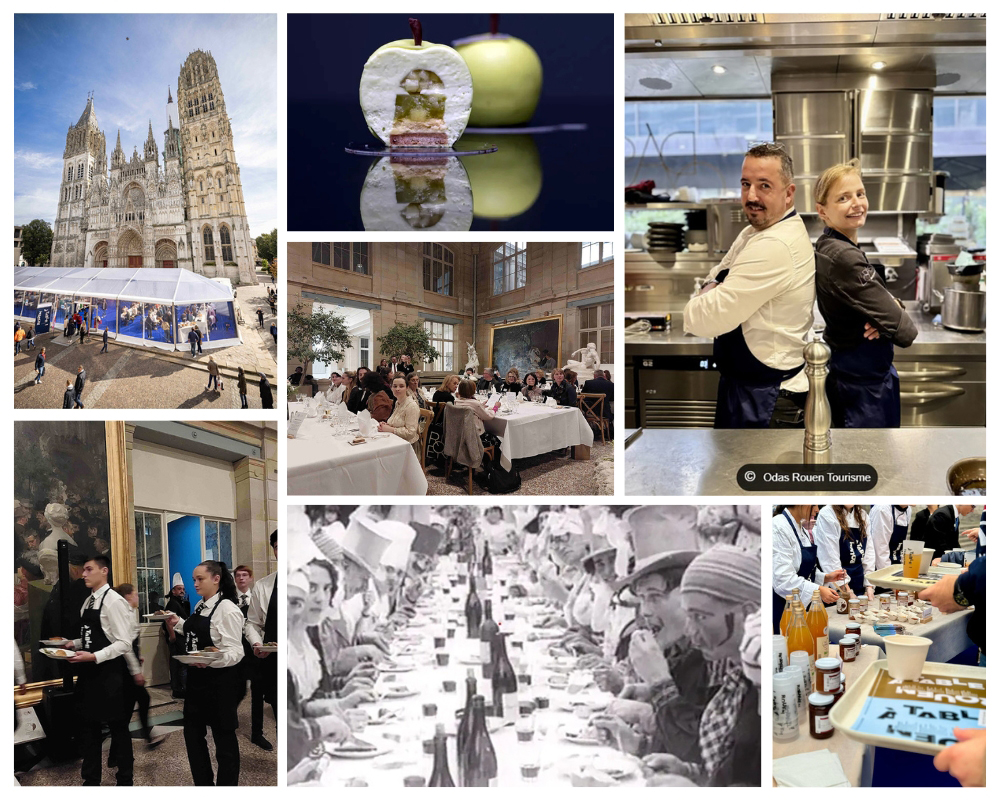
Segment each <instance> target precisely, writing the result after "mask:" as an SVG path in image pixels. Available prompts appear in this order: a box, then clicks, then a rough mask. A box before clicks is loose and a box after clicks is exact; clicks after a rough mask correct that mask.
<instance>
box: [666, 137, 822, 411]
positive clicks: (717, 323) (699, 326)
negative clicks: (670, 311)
mask: <svg viewBox="0 0 1000 800" xmlns="http://www.w3.org/2000/svg"><path fill="white" fill-rule="evenodd" d="M740 184H741V187H742V201H743V210H744V212H745V213H746V216H747V219H748V220H749V222H750V224H749V225H748V226H747V227H746V228H744V229H743V230H742V231H741V232H740V234H739V236H737V237H736V240H735V241H734V242H733V244H732V246H731V247H730V248H729V251H728V252H727V253H726V256H725V258H723V259H722V262H721V263H720V264H718V265H717V266H716V267H713V268H712V269H711V270H710V271H709V274H708V280H707V281H706V283H705V284H704V285H703V287H702V289H701V291H700V292H699V293H698V294H697V295H696V296H694V297H692V298H691V300H689V301H688V304H687V305H686V306H685V308H684V331H685V332H686V333H691V334H694V335H695V336H702V337H706V338H709V337H710V338H712V339H714V340H715V341H714V345H713V349H712V352H713V357H714V359H715V363H716V368H717V369H718V371H719V389H718V397H717V401H716V409H715V427H716V428H767V427H771V426H774V427H778V426H783V425H789V426H798V427H801V425H802V417H803V414H802V409H803V408H804V406H805V393H806V390H807V388H808V384H807V382H806V380H805V375H804V374H801V373H802V369H803V367H804V366H805V359H804V356H803V354H802V351H803V349H804V348H805V346H806V343H807V337H808V334H809V331H810V329H811V328H812V307H813V302H814V300H815V298H816V280H815V271H816V269H815V253H814V251H813V247H812V243H811V242H810V241H809V233H808V231H807V230H806V226H805V224H804V223H803V221H802V218H801V217H800V216H799V215H798V214H797V213H796V211H795V183H794V175H793V164H792V159H791V157H790V156H789V154H788V153H787V152H786V150H785V148H784V147H783V146H781V145H776V144H760V145H756V146H754V147H751V148H750V149H749V150H748V151H747V153H746V157H745V158H744V160H743V167H742V173H741V176H740ZM783 384H784V386H783ZM779 398H780V400H779ZM779 405H780V406H781V408H780V410H779V413H778V414H775V409H776V408H778V407H779ZM772 418H773V419H772Z"/></svg>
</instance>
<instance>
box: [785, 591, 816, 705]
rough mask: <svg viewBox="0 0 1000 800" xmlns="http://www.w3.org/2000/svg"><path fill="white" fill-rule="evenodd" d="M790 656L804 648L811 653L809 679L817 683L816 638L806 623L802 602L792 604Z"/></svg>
mask: <svg viewBox="0 0 1000 800" xmlns="http://www.w3.org/2000/svg"><path fill="white" fill-rule="evenodd" d="M786 638H787V639H788V656H789V658H791V655H792V653H794V652H795V651H796V650H803V651H805V652H806V653H808V654H809V673H810V677H809V679H810V680H811V681H812V684H811V685H813V686H815V685H816V672H815V670H816V640H815V639H814V638H813V635H812V632H811V631H810V630H809V626H808V625H806V614H805V609H804V608H803V607H802V603H795V605H794V606H792V621H791V622H790V623H789V625H788V633H787V634H786Z"/></svg>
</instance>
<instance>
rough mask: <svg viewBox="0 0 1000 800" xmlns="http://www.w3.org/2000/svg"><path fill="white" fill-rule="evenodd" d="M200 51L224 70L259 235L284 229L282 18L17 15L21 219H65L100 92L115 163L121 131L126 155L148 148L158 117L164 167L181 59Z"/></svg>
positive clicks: (251, 217) (100, 114)
mask: <svg viewBox="0 0 1000 800" xmlns="http://www.w3.org/2000/svg"><path fill="white" fill-rule="evenodd" d="M199 49H200V50H209V51H211V53H212V55H213V56H214V58H215V61H216V64H217V65H218V68H219V78H220V80H221V82H222V92H223V94H224V95H225V98H226V110H227V111H228V113H229V116H230V119H231V120H232V127H233V143H234V147H235V149H236V161H237V163H238V164H239V166H240V177H241V179H242V181H243V194H244V198H245V200H246V209H247V217H248V221H249V224H250V231H251V233H252V235H253V236H257V235H259V234H261V233H268V232H270V231H271V229H272V228H275V227H277V220H278V213H277V207H278V201H277V189H278V140H277V130H278V126H277V109H278V77H277V20H276V17H275V15H274V14H262V15H243V14H222V15H203V14H189V15H174V14H136V15H119V14H114V15H110V14H81V15H51V14H40V15H35V14H17V15H15V16H14V223H15V224H25V223H27V222H30V221H31V220H33V219H38V218H40V219H44V220H46V221H48V222H49V224H51V223H52V222H53V220H54V219H55V215H56V208H57V206H58V203H59V184H60V179H61V175H62V154H63V150H64V149H65V147H66V132H67V130H68V128H69V127H70V126H71V125H75V124H76V122H77V120H79V119H80V115H81V114H82V113H83V109H84V108H85V107H86V105H87V93H88V92H90V91H93V92H94V109H95V111H96V112H97V121H98V124H99V125H100V127H101V129H102V130H103V131H104V136H105V138H106V139H107V143H108V161H109V162H110V160H111V151H112V150H113V149H114V146H115V137H116V135H117V133H118V131H119V129H120V130H121V137H122V149H123V150H124V151H125V153H126V155H131V154H132V148H133V147H138V148H139V152H140V153H141V152H142V145H143V142H145V141H146V134H147V132H148V125H149V121H150V120H152V122H153V135H154V136H155V137H156V145H157V147H158V148H159V150H160V164H161V166H162V164H163V158H162V154H163V131H164V130H165V129H166V127H167V119H166V113H167V112H166V103H167V87H168V86H169V87H170V90H171V92H172V93H173V96H174V100H175V102H176V99H177V76H178V74H179V73H180V67H181V64H183V63H184V60H185V59H186V58H187V56H188V54H189V53H190V52H191V51H193V50H199ZM174 124H175V125H176V124H177V120H176V118H175V119H174Z"/></svg>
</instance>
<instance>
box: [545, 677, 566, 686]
mask: <svg viewBox="0 0 1000 800" xmlns="http://www.w3.org/2000/svg"><path fill="white" fill-rule="evenodd" d="M545 682H546V683H547V684H548V685H549V686H551V687H552V688H553V689H566V688H568V687H569V675H549V677H548V678H546V680H545Z"/></svg>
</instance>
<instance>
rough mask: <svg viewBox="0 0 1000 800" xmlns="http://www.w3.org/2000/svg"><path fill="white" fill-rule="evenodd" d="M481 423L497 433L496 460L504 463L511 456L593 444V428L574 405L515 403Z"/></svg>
mask: <svg viewBox="0 0 1000 800" xmlns="http://www.w3.org/2000/svg"><path fill="white" fill-rule="evenodd" d="M483 426H484V427H485V428H486V430H487V431H489V432H490V433H492V434H494V435H496V436H498V437H500V455H501V459H500V462H501V463H502V464H504V466H505V467H507V466H509V462H510V461H511V460H512V459H515V458H528V457H530V456H537V455H541V454H542V453H551V452H552V451H553V450H562V449H563V448H566V447H575V446H576V445H578V444H582V445H586V446H587V447H590V446H591V445H593V444H594V432H593V431H592V430H591V428H590V426H589V425H588V424H587V421H586V420H585V419H584V417H583V412H582V411H580V409H579V408H577V407H576V406H559V407H558V408H552V407H551V406H545V405H543V404H541V403H519V404H518V406H517V411H516V412H515V413H514V414H512V415H510V416H502V415H500V414H497V416H496V417H495V418H494V419H491V420H485V421H484V422H483ZM505 460H506V462H508V463H505Z"/></svg>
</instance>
